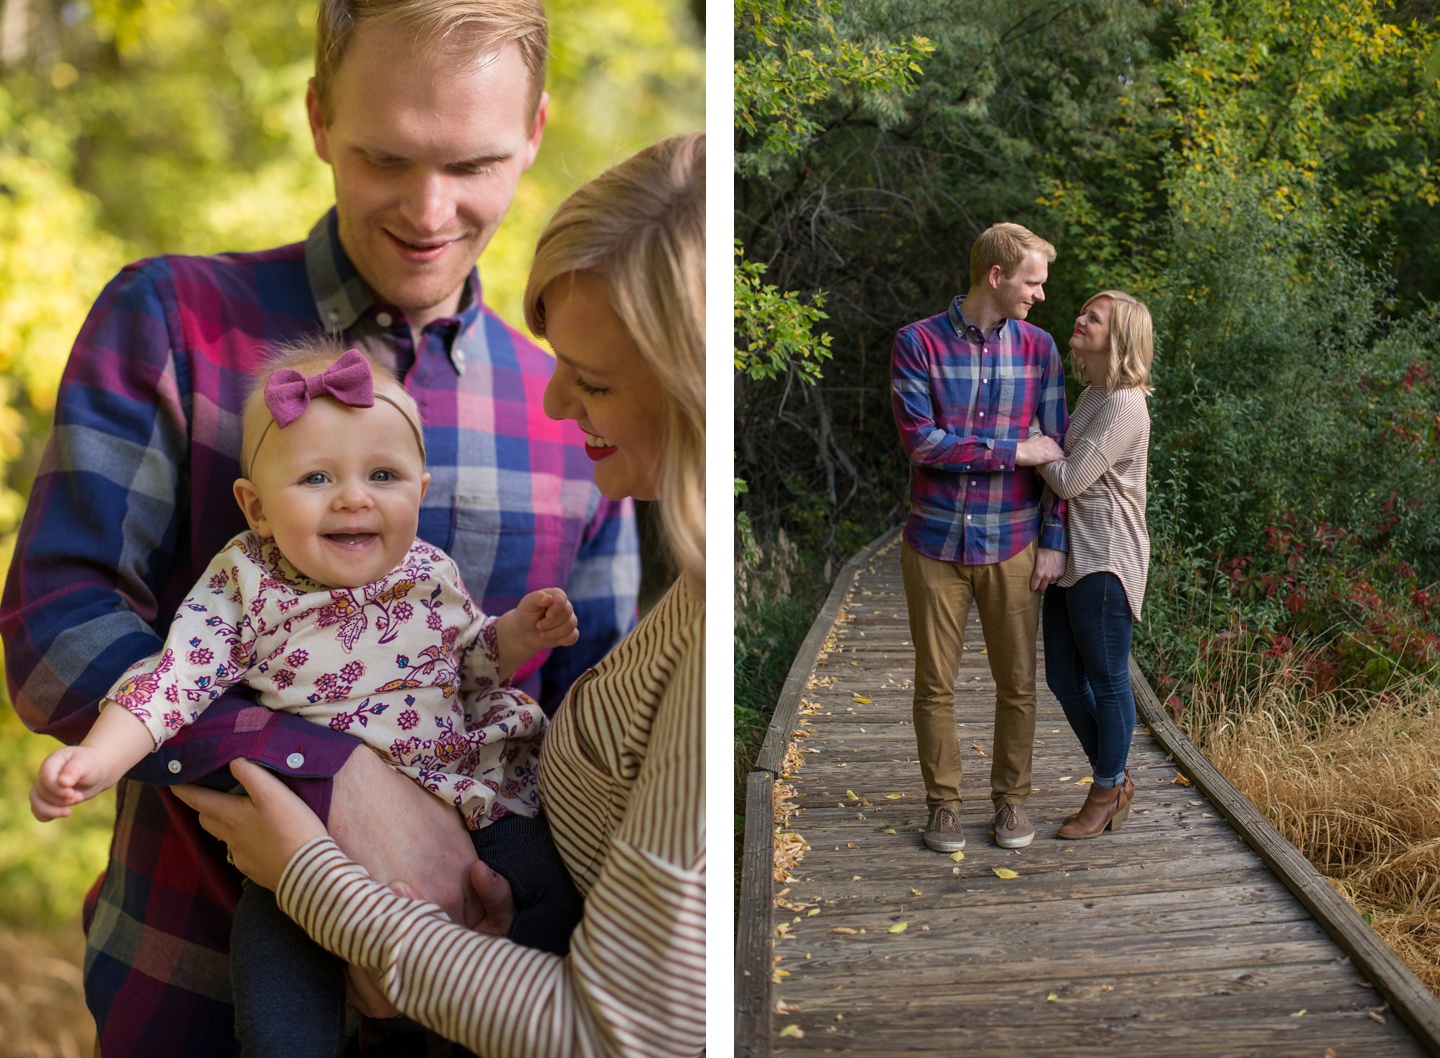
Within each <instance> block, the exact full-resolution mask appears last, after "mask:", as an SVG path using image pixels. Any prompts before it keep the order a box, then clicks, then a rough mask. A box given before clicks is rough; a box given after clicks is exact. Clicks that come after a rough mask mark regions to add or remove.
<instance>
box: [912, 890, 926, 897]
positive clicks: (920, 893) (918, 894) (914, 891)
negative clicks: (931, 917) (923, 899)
mask: <svg viewBox="0 0 1440 1058" xmlns="http://www.w3.org/2000/svg"><path fill="white" fill-rule="evenodd" d="M910 892H911V893H913V894H914V895H916V896H924V895H925V894H924V893H922V892H921V891H920V890H919V889H911V890H910Z"/></svg>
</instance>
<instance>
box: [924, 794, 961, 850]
mask: <svg viewBox="0 0 1440 1058" xmlns="http://www.w3.org/2000/svg"><path fill="white" fill-rule="evenodd" d="M925 844H926V845H928V846H929V847H930V848H932V849H934V850H935V851H936V852H959V851H960V850H961V849H963V848H964V847H965V831H964V830H962V829H961V828H960V805H959V804H947V805H939V806H938V807H935V808H932V809H930V822H929V824H928V825H927V826H926V827H925Z"/></svg>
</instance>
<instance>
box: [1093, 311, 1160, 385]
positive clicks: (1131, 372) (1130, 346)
mask: <svg viewBox="0 0 1440 1058" xmlns="http://www.w3.org/2000/svg"><path fill="white" fill-rule="evenodd" d="M1101 298H1108V299H1109V300H1110V304H1111V309H1110V356H1109V367H1108V369H1107V372H1106V377H1107V381H1106V383H1105V392H1106V393H1111V392H1113V391H1114V390H1115V389H1116V387H1119V386H1138V387H1139V388H1140V389H1142V390H1144V391H1145V392H1146V393H1153V392H1154V387H1153V386H1151V385H1150V365H1151V363H1152V362H1153V361H1154V359H1155V324H1154V322H1153V321H1152V320H1151V319H1150V310H1149V309H1148V308H1146V307H1145V303H1144V302H1143V301H1140V300H1139V299H1137V298H1134V297H1131V296H1130V295H1129V294H1126V293H1125V292H1124V291H1121V290H1102V291H1100V293H1098V294H1095V295H1094V296H1092V297H1089V298H1087V299H1086V300H1085V304H1083V305H1081V306H1080V311H1081V312H1084V311H1085V310H1086V309H1088V308H1089V307H1090V306H1091V305H1093V304H1095V302H1097V301H1099V300H1100V299H1101ZM1072 359H1073V361H1074V365H1075V373H1076V374H1077V375H1079V376H1080V381H1081V382H1084V383H1085V384H1086V385H1090V384H1092V383H1093V382H1094V380H1093V379H1091V378H1090V377H1088V375H1087V374H1086V371H1085V364H1084V362H1083V361H1082V360H1081V359H1080V358H1079V357H1078V356H1074V357H1072Z"/></svg>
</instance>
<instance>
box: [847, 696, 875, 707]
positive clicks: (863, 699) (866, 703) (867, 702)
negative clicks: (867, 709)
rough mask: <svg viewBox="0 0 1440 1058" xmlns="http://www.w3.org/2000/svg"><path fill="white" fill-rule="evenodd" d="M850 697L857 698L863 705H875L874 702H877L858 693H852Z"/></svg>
mask: <svg viewBox="0 0 1440 1058" xmlns="http://www.w3.org/2000/svg"><path fill="white" fill-rule="evenodd" d="M850 697H852V698H854V699H855V700H856V701H857V702H859V703H860V704H861V705H874V704H875V703H874V702H872V701H871V700H870V699H869V698H861V697H860V696H859V695H858V694H852V695H851V696H850Z"/></svg>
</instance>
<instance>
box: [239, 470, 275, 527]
mask: <svg viewBox="0 0 1440 1058" xmlns="http://www.w3.org/2000/svg"><path fill="white" fill-rule="evenodd" d="M235 502H236V503H238V504H239V505H240V512H241V513H242V514H244V515H245V521H246V522H248V523H249V525H250V529H251V530H252V531H253V532H255V533H258V534H259V535H260V536H263V537H267V538H268V537H271V536H274V535H275V534H274V533H273V532H271V530H270V519H268V518H266V517H265V505H264V504H263V503H261V502H260V493H259V492H257V491H256V489H255V483H254V482H253V481H251V480H250V479H249V478H236V479H235Z"/></svg>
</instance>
